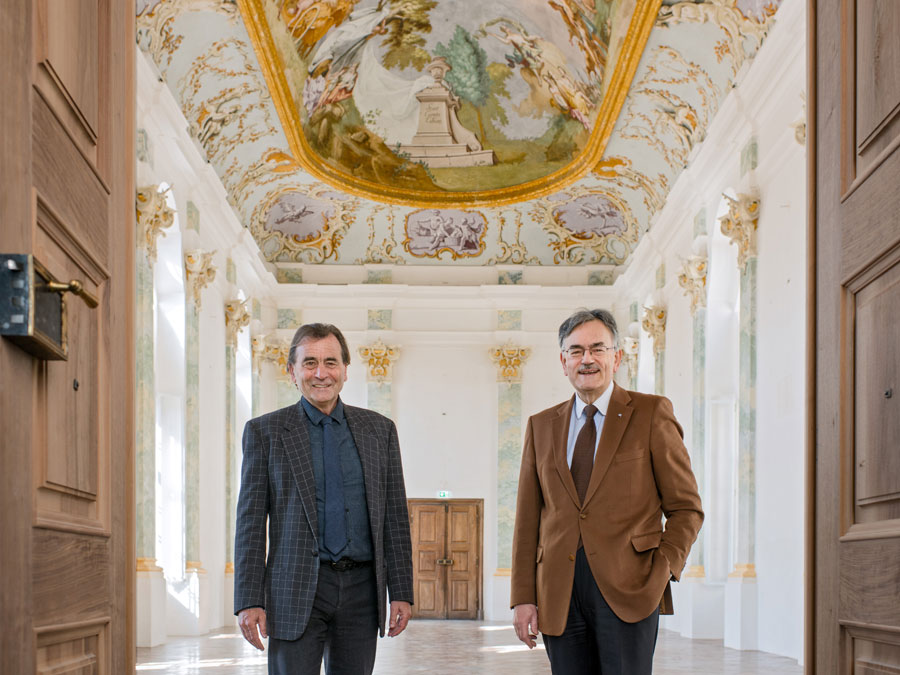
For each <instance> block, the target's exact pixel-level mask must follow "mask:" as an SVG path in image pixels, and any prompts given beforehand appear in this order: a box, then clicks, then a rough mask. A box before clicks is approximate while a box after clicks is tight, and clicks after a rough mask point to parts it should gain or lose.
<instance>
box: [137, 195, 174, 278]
mask: <svg viewBox="0 0 900 675" xmlns="http://www.w3.org/2000/svg"><path fill="white" fill-rule="evenodd" d="M159 188H160V186H159V185H145V186H144V187H141V188H138V189H137V190H136V191H135V198H134V207H135V211H136V217H137V227H138V232H137V244H138V247H139V248H141V249H143V250H144V251H145V252H146V253H147V259H148V260H149V261H150V264H151V265H152V264H153V263H154V262H156V240H157V238H158V237H159V236H160V235H162V236H166V233H165V232H163V230H165V229H167V228H169V227H171V226H172V223H174V222H175V211H173V210H172V209H170V208H169V206H168V205H167V204H166V192H168V190H163V191H162V192H160V190H159Z"/></svg>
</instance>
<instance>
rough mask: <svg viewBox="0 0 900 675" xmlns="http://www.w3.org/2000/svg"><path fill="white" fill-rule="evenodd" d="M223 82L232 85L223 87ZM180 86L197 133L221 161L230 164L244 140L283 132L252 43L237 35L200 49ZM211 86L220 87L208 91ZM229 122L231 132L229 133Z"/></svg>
mask: <svg viewBox="0 0 900 675" xmlns="http://www.w3.org/2000/svg"><path fill="white" fill-rule="evenodd" d="M235 55H237V56H239V57H240V62H239V63H235V58H234V56H235ZM223 82H228V83H232V86H229V87H227V88H224V89H221V88H219V86H221V83H223ZM212 85H219V86H212ZM178 90H179V91H180V92H181V101H182V112H183V113H184V116H185V117H186V118H187V120H188V122H189V124H190V131H191V134H192V135H193V136H194V137H195V138H196V139H197V140H198V142H199V143H200V145H201V146H203V148H204V150H205V151H206V155H207V158H208V159H209V160H210V161H214V162H215V163H216V164H224V160H225V158H226V157H227V156H228V155H229V154H230V153H232V152H233V151H234V150H236V149H237V148H238V147H240V146H245V145H248V144H250V143H255V142H257V141H258V140H259V139H261V138H263V137H265V136H277V135H278V132H277V130H276V129H275V127H274V125H273V124H272V120H271V118H270V115H269V105H268V104H269V100H268V96H267V91H266V83H265V81H264V80H263V79H262V78H260V76H259V73H258V71H257V70H256V66H255V63H254V61H253V57H252V55H251V54H250V48H249V47H248V46H247V45H246V44H245V43H244V42H243V41H242V40H240V39H238V38H236V37H230V38H227V39H225V40H217V41H216V42H213V43H212V44H211V45H210V46H209V48H208V49H207V50H206V51H205V52H203V53H202V54H200V55H198V56H197V57H196V58H195V59H194V61H193V62H192V63H191V67H190V69H189V70H188V71H187V73H185V74H184V76H183V77H182V78H181V79H180V80H178ZM207 90H210V91H214V92H215V93H213V94H211V95H210V94H206V93H205V92H206V91H207ZM226 128H227V129H228V133H224V132H225V129H226Z"/></svg>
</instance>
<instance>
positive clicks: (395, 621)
mask: <svg viewBox="0 0 900 675" xmlns="http://www.w3.org/2000/svg"><path fill="white" fill-rule="evenodd" d="M411 616H412V608H411V607H410V606H409V603H408V602H403V601H402V600H391V616H390V620H391V622H390V625H389V626H388V635H389V636H390V637H396V636H397V635H400V633H402V632H403V631H404V630H405V629H406V626H407V625H409V617H411Z"/></svg>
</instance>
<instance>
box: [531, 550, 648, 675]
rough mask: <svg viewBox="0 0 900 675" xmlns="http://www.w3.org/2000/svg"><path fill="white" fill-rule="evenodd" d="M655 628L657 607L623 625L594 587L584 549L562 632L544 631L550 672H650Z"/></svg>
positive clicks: (620, 674)
mask: <svg viewBox="0 0 900 675" xmlns="http://www.w3.org/2000/svg"><path fill="white" fill-rule="evenodd" d="M658 628H659V608H657V609H655V610H654V611H653V613H652V614H651V615H650V616H648V617H647V618H646V619H643V620H641V621H638V622H637V623H626V622H625V621H622V619H620V618H619V617H617V616H616V615H615V614H614V613H613V611H612V609H610V607H609V605H608V604H606V600H604V599H603V595H602V594H601V593H600V589H599V588H597V582H596V581H594V575H592V574H591V568H590V567H589V566H588V562H587V558H586V557H585V554H584V549H583V548H580V549H578V554H577V555H576V556H575V583H574V584H573V586H572V599H571V600H570V601H569V616H568V619H567V621H566V629H565V630H564V631H563V634H562V635H556V636H554V635H544V646H545V647H546V649H547V656H548V657H549V658H550V669H551V670H552V671H553V673H554V675H650V673H652V672H653V652H654V650H655V649H656V633H657V629H658Z"/></svg>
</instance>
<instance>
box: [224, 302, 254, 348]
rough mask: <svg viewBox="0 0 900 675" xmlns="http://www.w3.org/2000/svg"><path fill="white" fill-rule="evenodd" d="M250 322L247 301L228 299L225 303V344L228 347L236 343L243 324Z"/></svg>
mask: <svg viewBox="0 0 900 675" xmlns="http://www.w3.org/2000/svg"><path fill="white" fill-rule="evenodd" d="M249 323H250V311H249V310H248V309H247V301H246V300H244V301H243V302H241V301H240V300H229V301H228V302H226V303H225V344H227V345H228V346H230V347H234V346H236V345H237V336H238V333H240V332H241V329H242V328H243V327H244V326H247V325H249Z"/></svg>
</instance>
